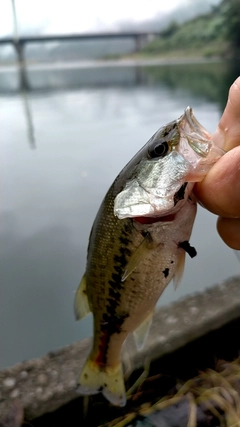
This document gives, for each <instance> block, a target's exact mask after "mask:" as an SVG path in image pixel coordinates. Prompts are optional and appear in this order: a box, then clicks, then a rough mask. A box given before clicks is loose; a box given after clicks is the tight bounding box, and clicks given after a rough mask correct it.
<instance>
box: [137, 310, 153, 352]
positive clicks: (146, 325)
mask: <svg viewBox="0 0 240 427" xmlns="http://www.w3.org/2000/svg"><path fill="white" fill-rule="evenodd" d="M152 317H153V311H152V312H151V313H150V314H149V315H148V317H147V318H146V319H145V320H144V321H143V322H142V323H141V325H140V326H138V328H137V329H135V331H134V332H133V336H134V340H135V343H136V346H137V349H138V350H140V349H141V348H142V347H143V346H144V343H145V341H146V339H147V336H148V331H149V329H150V326H151V323H152Z"/></svg>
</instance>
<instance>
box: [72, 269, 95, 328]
mask: <svg viewBox="0 0 240 427" xmlns="http://www.w3.org/2000/svg"><path fill="white" fill-rule="evenodd" d="M74 312H75V317H76V320H80V319H82V318H83V317H85V316H87V315H88V314H89V313H90V312H91V309H90V307H89V303H88V297H87V289H86V275H85V274H84V276H83V278H82V280H81V282H80V285H79V286H78V289H77V292H76V295H75V300H74Z"/></svg>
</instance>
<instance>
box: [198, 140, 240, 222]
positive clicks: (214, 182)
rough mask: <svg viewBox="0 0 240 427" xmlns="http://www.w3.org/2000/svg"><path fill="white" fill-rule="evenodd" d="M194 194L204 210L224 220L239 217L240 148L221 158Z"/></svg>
mask: <svg viewBox="0 0 240 427" xmlns="http://www.w3.org/2000/svg"><path fill="white" fill-rule="evenodd" d="M194 192H195V194H196V196H197V198H198V200H199V202H200V204H202V205H203V206H204V207H205V208H206V209H208V210H210V211H211V212H213V213H215V214H216V215H219V216H223V217H226V218H231V217H235V218H236V217H240V146H239V147H236V148H234V149H233V150H231V151H229V152H228V153H226V154H225V155H224V156H223V157H221V158H220V159H219V160H218V161H217V162H216V163H215V165H213V167H212V168H211V170H210V171H209V172H208V174H207V175H206V177H205V178H204V180H203V181H202V182H199V183H197V184H195V186H194Z"/></svg>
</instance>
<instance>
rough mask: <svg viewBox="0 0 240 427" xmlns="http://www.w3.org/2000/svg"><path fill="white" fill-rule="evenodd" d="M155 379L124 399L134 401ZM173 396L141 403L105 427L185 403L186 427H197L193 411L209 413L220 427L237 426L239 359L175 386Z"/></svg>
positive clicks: (118, 426) (239, 423)
mask: <svg viewBox="0 0 240 427" xmlns="http://www.w3.org/2000/svg"><path fill="white" fill-rule="evenodd" d="M157 377H158V376H156V377H155V378H154V377H149V378H148V379H147V380H146V381H143V382H142V383H141V384H140V385H139V386H138V389H137V391H136V392H135V393H133V394H131V395H129V396H128V399H129V400H132V401H134V400H135V399H136V396H137V395H138V394H139V393H141V392H142V388H143V386H144V385H145V386H146V385H147V382H149V383H150V384H151V387H153V386H154V383H155V382H156V383H157V380H158V379H159V378H157ZM176 388H177V392H176V393H174V394H173V395H168V396H164V397H162V398H161V399H159V400H157V401H156V402H151V401H148V402H144V403H142V405H140V406H139V407H138V409H137V410H136V411H131V412H130V413H127V414H125V415H124V416H122V417H120V418H117V419H115V420H113V421H111V422H109V423H107V424H104V426H105V427H126V426H128V425H129V423H132V422H133V421H134V420H136V419H137V418H139V417H148V416H149V415H152V414H153V413H158V412H159V411H162V410H163V409H166V408H170V407H172V406H174V405H177V404H179V403H180V402H181V401H183V400H186V401H187V403H188V414H189V415H188V423H187V427H197V410H198V407H200V406H201V407H202V408H203V410H204V412H208V413H211V414H212V416H213V417H214V418H215V419H217V420H218V422H219V426H220V427H237V426H240V395H239V394H240V358H238V359H237V360H235V361H234V362H231V363H226V362H223V361H222V362H220V363H218V366H217V368H216V370H213V369H208V370H206V371H204V372H201V373H199V375H198V376H196V377H194V378H192V379H190V380H188V381H186V382H185V383H183V384H181V383H180V382H179V383H177V386H176ZM131 425H132V424H131Z"/></svg>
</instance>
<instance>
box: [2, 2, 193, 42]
mask: <svg viewBox="0 0 240 427" xmlns="http://www.w3.org/2000/svg"><path fill="white" fill-rule="evenodd" d="M11 1H12V0H0V37H1V36H4V35H7V34H11V33H12V29H13V18H12V5H11ZM185 2H186V0H118V1H117V0H15V5H16V10H17V15H18V24H19V29H20V32H21V33H26V32H28V33H29V32H31V33H35V34H36V33H37V32H41V33H48V34H51V33H74V32H75V33H79V32H87V31H94V30H97V31H98V30H114V29H116V25H117V23H119V22H121V21H135V22H139V21H143V20H146V19H150V18H152V17H154V16H155V15H156V14H159V13H167V12H170V11H171V10H173V9H174V8H175V7H176V6H178V5H179V4H183V3H185Z"/></svg>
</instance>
